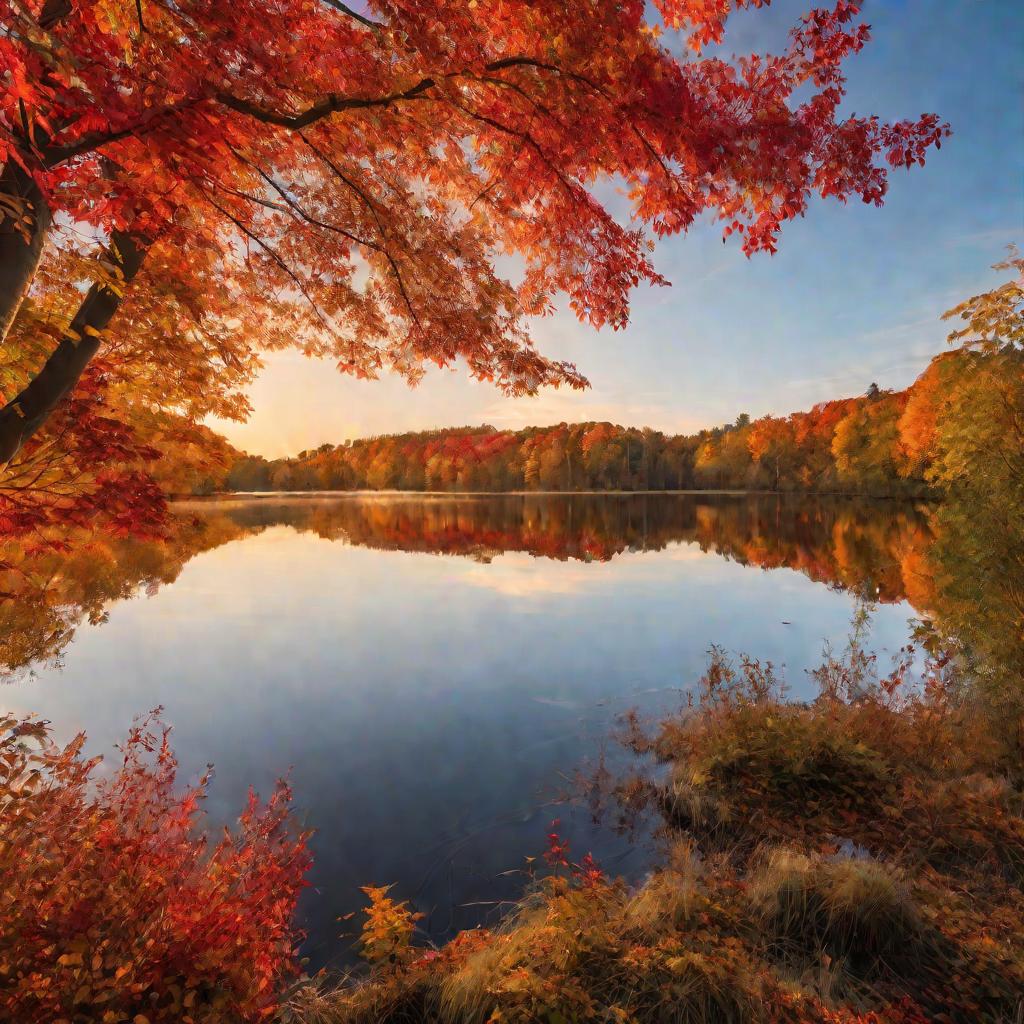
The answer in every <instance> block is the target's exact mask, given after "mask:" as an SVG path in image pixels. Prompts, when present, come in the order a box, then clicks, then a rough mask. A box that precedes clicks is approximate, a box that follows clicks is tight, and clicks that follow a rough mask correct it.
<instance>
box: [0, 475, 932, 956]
mask: <svg viewBox="0 0 1024 1024" xmlns="http://www.w3.org/2000/svg"><path fill="white" fill-rule="evenodd" d="M176 514H177V517H178V521H179V524H180V536H178V537H176V538H175V540H174V541H173V542H170V543H168V544H164V545H144V544H138V543H135V544H132V543H127V542H124V543H121V544H113V545H106V546H103V547H102V548H101V549H100V550H98V551H97V550H89V551H86V552H83V553H82V554H80V555H75V556H73V557H72V556H68V557H66V558H64V560H63V561H59V562H58V563H55V567H54V569H53V574H52V576H51V577H48V580H49V583H48V586H50V589H51V593H50V596H49V597H47V598H46V600H45V601H43V600H40V601H39V602H37V603H36V604H33V603H32V602H31V601H28V600H25V601H22V602H21V605H20V607H18V608H15V609H13V610H10V609H9V610H8V613H7V614H6V615H5V617H3V618H0V627H2V629H3V630H4V631H5V635H3V636H0V642H2V644H3V648H2V651H3V656H4V657H5V658H6V659H7V661H8V665H7V667H8V668H9V669H12V670H16V671H15V672H14V674H13V681H11V682H9V683H8V684H7V685H6V686H5V687H4V689H3V690H2V691H0V703H3V704H4V705H6V706H7V708H8V710H12V711H15V712H20V713H27V712H34V713H37V714H39V715H41V716H43V717H44V718H48V719H50V720H51V721H52V722H53V723H54V727H55V730H56V732H57V734H58V736H60V737H62V738H65V737H69V736H71V735H72V734H74V733H75V732H77V731H78V730H85V731H86V732H87V733H88V736H89V743H88V749H89V750H90V751H91V752H98V753H102V752H109V751H110V748H111V746H112V745H113V744H114V743H115V742H117V741H118V740H119V739H121V738H123V737H124V735H125V732H126V730H127V728H128V726H129V724H130V723H131V721H132V717H133V716H134V715H136V714H138V713H140V712H145V711H146V710H148V709H150V708H152V707H154V706H156V705H163V706H164V708H165V709H166V710H165V717H166V719H167V721H168V722H170V723H171V724H172V725H173V726H174V741H175V748H176V750H177V752H178V754H179V757H180V760H181V764H182V769H183V773H184V774H185V775H187V776H189V777H194V776H195V775H197V774H198V772H199V771H200V770H201V769H202V767H203V766H204V765H206V763H207V762H213V763H214V765H215V769H216V773H215V778H214V781H213V785H212V789H211V796H210V800H209V801H208V804H207V807H208V811H209V813H210V815H211V817H212V818H213V819H214V820H215V821H220V820H230V819H231V818H232V817H233V815H234V813H235V812H237V810H238V809H239V808H240V807H241V805H242V802H243V800H244V796H245V793H246V790H247V788H248V786H249V785H253V786H255V787H256V788H257V790H260V791H262V792H264V793H266V792H268V791H269V789H270V788H271V786H272V783H273V780H274V779H275V777H277V776H279V775H281V774H282V773H285V772H287V771H288V770H289V768H291V779H292V783H293V786H294V790H295V798H296V804H297V805H298V807H299V808H300V811H301V814H302V816H303V818H304V819H305V820H306V822H307V823H308V824H309V825H310V826H311V827H313V828H315V829H316V836H315V839H314V842H313V849H314V854H315V859H316V860H315V865H316V866H315V869H314V871H313V875H312V882H313V885H314V889H313V890H312V891H311V892H310V893H308V894H307V897H306V898H305V899H304V903H303V921H304V924H305V927H306V928H307V930H308V932H309V939H308V942H307V946H306V952H307V955H308V956H309V957H310V960H311V963H312V965H313V966H320V965H322V964H325V963H337V962H340V961H343V960H344V959H345V958H346V957H347V956H349V955H350V947H351V938H350V937H349V938H345V937H341V932H342V931H343V929H344V928H345V927H347V926H345V925H343V924H339V923H338V921H337V918H339V917H340V916H341V915H344V914H346V913H347V912H349V911H351V910H354V909H356V908H357V907H359V906H360V905H361V903H362V897H361V894H360V893H359V891H358V887H359V886H360V885H366V884H388V883H394V885H395V889H394V893H395V895H397V896H399V897H401V898H408V899H410V900H412V901H413V902H414V903H415V904H416V905H417V906H418V908H419V909H421V910H423V911H424V912H425V913H426V914H428V918H427V920H426V922H425V924H426V926H427V928H428V929H429V930H430V931H431V932H432V933H433V934H434V935H435V937H437V938H442V937H444V935H445V934H447V933H448V932H450V931H451V930H452V929H453V928H460V927H466V926H469V925H472V924H474V923H476V922H478V921H481V920H486V919H487V918H488V916H493V914H494V913H495V909H494V901H499V900H501V899H503V898H506V897H510V896H514V895H515V892H516V891H517V889H518V886H519V885H520V884H521V877H520V876H517V875H515V874H511V875H510V874H507V872H509V871H510V870H512V869H517V868H520V867H522V866H523V864H524V858H525V857H527V856H528V855H533V854H538V853H539V852H541V850H542V849H543V847H544V841H545V834H546V832H547V831H548V826H549V823H550V821H551V819H552V818H556V817H558V818H560V819H561V821H562V831H563V833H564V834H566V835H567V836H568V837H569V839H570V841H571V843H572V848H573V851H574V853H575V854H576V855H578V856H581V855H582V854H583V853H585V852H587V851H588V850H592V851H593V853H594V855H595V856H596V857H597V858H598V859H599V860H601V861H603V862H604V864H605V866H606V867H607V868H609V869H610V870H611V871H613V872H620V873H624V874H627V875H632V876H634V877H635V876H636V875H637V874H638V873H640V872H642V871H643V868H644V863H645V857H646V856H647V854H646V851H645V848H644V847H643V845H639V846H637V845H635V844H632V845H631V844H629V843H628V842H626V841H625V840H624V839H622V838H620V837H616V836H614V835H613V834H611V833H610V832H609V831H608V830H606V829H603V828H601V827H598V826H595V825H594V824H592V822H591V821H590V816H589V813H588V812H587V810H586V809H585V808H583V807H579V806H574V805H571V804H559V803H557V801H558V800H559V798H560V796H561V795H562V794H564V793H565V792H567V791H568V790H570V789H571V784H570V779H571V776H572V775H573V773H574V771H575V770H576V769H578V768H580V767H581V766H583V767H587V766H591V767H592V766H593V765H594V764H595V763H596V761H597V759H598V758H599V757H600V755H601V752H602V750H607V752H608V756H609V758H610V759H611V760H612V761H615V760H616V758H619V757H621V754H619V753H618V752H617V748H616V747H615V746H614V744H611V743H609V742H608V737H609V735H610V734H611V733H612V731H613V730H614V728H615V723H616V718H617V716H619V715H620V714H621V713H622V712H624V711H626V710H627V709H629V708H631V707H637V708H638V709H639V710H640V712H641V713H642V715H644V716H649V717H651V718H656V716H658V715H659V714H662V713H664V712H665V711H667V710H669V709H671V708H673V707H678V706H679V704H680V703H681V702H682V701H684V700H685V692H686V690H688V689H689V688H690V687H691V686H692V685H693V683H694V682H695V681H696V679H697V678H698V677H699V676H700V674H701V672H702V669H703V667H704V665H705V662H706V652H707V649H708V646H709V645H710V644H712V643H714V644H720V645H722V646H724V647H725V648H728V649H730V650H733V651H737V652H738V651H746V652H749V653H751V654H753V655H756V656H757V657H760V658H762V659H770V660H772V661H773V662H775V663H776V664H777V665H781V666H785V674H786V676H787V678H788V680H789V682H790V684H791V687H792V692H793V694H794V696H796V697H800V696H801V695H806V694H808V693H809V692H810V689H811V688H810V686H809V685H808V682H807V678H806V670H807V669H808V668H810V667H813V666H814V665H816V664H817V663H818V659H819V656H820V653H821V648H822V643H823V641H825V640H829V641H831V642H832V643H833V644H835V645H837V646H842V644H843V642H844V640H845V638H846V636H847V632H848V625H849V622H850V618H851V614H852V611H853V608H854V604H855V600H856V597H857V596H858V595H860V596H868V597H871V598H873V599H876V600H878V601H879V602H880V603H879V605H878V608H877V610H876V612H875V615H874V629H873V643H874V647H875V649H876V650H877V651H879V652H880V653H882V654H883V655H884V653H885V652H887V651H888V652H893V651H895V650H896V649H897V648H898V647H899V646H901V645H902V644H904V643H906V641H907V639H908V636H909V632H910V626H909V620H911V619H912V617H913V615H914V609H913V608H912V607H911V605H910V604H909V603H908V602H907V600H906V595H907V593H908V592H910V593H911V594H912V592H913V581H912V572H913V565H914V557H915V554H916V553H919V552H920V550H921V549H922V547H923V546H926V545H927V544H928V540H929V536H928V530H927V525H926V517H925V515H924V512H923V511H922V510H921V509H918V508H915V507H914V506H912V505H907V504H896V503H892V502H879V503H864V502H854V501H840V500H836V501H824V500H811V499H800V500H797V499H783V498H778V497H772V496H754V497H751V496H736V495H699V496H698V495H659V496H653V495H652V496H636V495H633V496H601V497H598V496H578V497H572V498H570V497H522V496H518V497H517V496H506V497H500V498H495V497H465V498H452V497H429V496H423V495H393V496H392V495H389V496H366V495H361V496H360V495H347V496H326V497H325V496H263V497H255V498H251V499H231V500H216V501H204V502H189V503H183V504H181V505H179V506H177V509H176ZM54 581H56V582H54ZM54 588H56V590H55V591H54Z"/></svg>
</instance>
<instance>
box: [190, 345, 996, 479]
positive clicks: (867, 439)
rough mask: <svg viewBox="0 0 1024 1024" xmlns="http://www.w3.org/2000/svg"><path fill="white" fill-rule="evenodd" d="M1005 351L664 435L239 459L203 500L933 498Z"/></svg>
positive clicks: (478, 430) (504, 437) (970, 355)
mask: <svg viewBox="0 0 1024 1024" xmlns="http://www.w3.org/2000/svg"><path fill="white" fill-rule="evenodd" d="M1007 358H1009V354H1008V353H1006V352H999V351H996V352H992V351H986V352H982V351H973V350H969V349H959V350H955V351H951V352H947V353H944V354H942V355H940V356H938V357H936V358H935V359H933V360H932V362H931V363H930V364H929V366H928V367H927V368H926V370H925V371H924V373H922V374H921V376H920V377H919V378H918V379H917V380H916V381H915V382H914V383H913V384H912V385H911V386H910V387H909V388H907V389H905V390H903V391H887V390H881V389H879V388H878V387H876V386H875V385H874V384H872V385H871V387H870V388H869V389H868V390H867V392H866V393H864V394H863V395H861V396H859V397H856V398H841V399H836V400H833V401H829V402H823V403H821V404H819V405H816V406H814V408H813V409H811V410H809V411H807V412H797V413H793V414H791V415H789V416H785V417H775V416H765V417H763V418H761V419H757V420H752V419H751V418H750V417H749V416H748V415H746V414H741V415H740V416H738V417H737V418H736V420H735V421H734V422H732V423H728V424H726V425H725V426H721V427H715V428H713V429H708V430H702V431H700V432H699V433H697V434H676V435H670V434H665V433H662V432H661V431H657V430H651V429H649V428H643V429H640V428H636V427H621V426H617V425H615V424H612V423H595V422H587V423H574V424H567V423H559V424H557V425H556V426H550V427H527V428H525V429H522V430H498V429H495V428H494V427H491V426H480V427H457V428H450V429H441V430H429V431H422V432H418V433H404V434H387V435H381V436H377V437H370V438H365V439H360V440H354V441H346V442H344V443H343V444H339V445H332V444H324V445H321V446H320V447H319V448H316V449H313V450H310V451H303V452H300V453H299V454H298V455H297V456H295V457H294V458H288V459H278V460H273V461H268V460H266V459H264V458H262V457H260V456H251V455H244V456H240V457H238V458H237V459H235V460H234V462H233V463H232V464H231V465H230V467H229V468H228V469H227V471H226V475H225V476H224V478H223V479H222V480H208V481H206V482H205V486H206V488H207V489H210V490H217V489H223V490H230V491H268V490H269V491H316V490H392V489H395V490H409V491H448V492H455V491H497V492H501V491H616V490H622V491H646V490H653V491H658V490H685V489H691V488H692V489H718V488H727V489H732V488H735V489H751V490H753V489H764V490H782V491H818V492H850V493H859V494H868V495H878V496H924V495H927V494H931V493H935V492H937V491H940V490H941V489H942V487H943V483H944V477H945V476H946V474H947V470H948V468H949V466H950V464H951V463H953V462H955V461H956V458H957V453H956V448H957V447H958V446H960V445H962V444H963V443H964V442H963V440H962V438H963V437H964V431H965V430H966V429H967V428H968V427H969V421H970V419H971V417H972V411H971V410H972V407H975V408H976V406H972V402H973V401H974V399H976V398H977V395H978V392H979V391H984V390H986V389H988V390H989V391H990V389H991V387H992V382H993V380H997V379H998V378H999V377H1000V376H1001V375H1002V374H1004V373H1005V372H1007V371H1008V370H1011V372H1012V368H1009V367H1004V366H1002V365H997V364H1001V363H1002V362H1003V361H1005V360H1006V359H1007Z"/></svg>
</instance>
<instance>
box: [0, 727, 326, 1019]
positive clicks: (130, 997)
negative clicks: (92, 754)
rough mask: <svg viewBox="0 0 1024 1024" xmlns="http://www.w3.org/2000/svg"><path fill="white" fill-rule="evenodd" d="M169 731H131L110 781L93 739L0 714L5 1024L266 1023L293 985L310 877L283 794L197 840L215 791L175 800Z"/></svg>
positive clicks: (0, 945)
mask: <svg viewBox="0 0 1024 1024" xmlns="http://www.w3.org/2000/svg"><path fill="white" fill-rule="evenodd" d="M169 731H170V730H169V729H168V728H166V727H163V726H161V724H160V721H159V717H158V714H157V713H154V715H151V716H150V717H148V718H146V719H144V720H143V721H142V722H140V723H139V724H137V725H136V727H135V728H133V729H132V731H131V733H130V734H129V737H128V740H127V742H126V743H125V745H124V746H123V748H122V753H123V760H122V763H121V764H120V765H119V766H117V767H116V768H115V769H114V770H113V771H112V772H110V773H109V774H105V775H101V773H100V759H99V758H93V759H87V758H85V757H84V756H83V753H82V748H83V745H84V740H85V737H84V736H81V735H80V736H78V737H77V738H76V739H75V740H74V741H73V742H72V743H70V744H68V745H67V746H66V747H63V748H61V747H58V746H57V745H56V744H54V742H53V740H52V737H51V735H50V731H49V728H48V726H47V724H46V723H45V722H40V721H35V720H24V721H19V720H17V719H15V718H12V717H9V716H0V1019H3V1020H8V1021H17V1022H19V1024H37V1022H38V1024H43V1022H45V1024H60V1022H64V1024H79V1022H90V1024H92V1022H97V1024H100V1022H102V1024H122V1022H132V1024H162V1022H166V1024H172V1022H173V1024H224V1022H227V1021H232V1022H257V1021H265V1020H267V1019H268V1018H270V1017H271V1016H272V1015H273V1014H274V1013H275V1011H276V1009H277V1005H278V1002H279V993H280V991H281V989H282V988H283V986H284V984H286V983H287V982H288V981H290V980H291V979H292V978H294V977H295V975H296V974H297V971H298V962H297V960H296V957H295V948H296V943H297V939H298V936H297V934H296V932H295V930H294V927H293V924H292V918H293V913H294V909H295V901H296V899H297V898H298V895H299V892H300V890H301V889H302V887H303V884H304V883H303V878H304V875H305V872H306V870H307V868H308V866H309V855H308V853H307V851H306V837H305V836H304V835H300V834H296V833H295V831H294V830H293V828H292V826H291V823H290V820H289V801H290V793H289V791H288V788H287V786H286V785H284V784H283V783H282V784H280V785H279V787H278V789H277V790H276V792H275V793H274V794H273V795H272V796H271V798H270V800H269V801H268V802H267V803H266V804H264V805H260V804H259V802H258V801H257V799H256V797H255V795H251V796H250V800H249V804H248V806H247V807H246V808H245V810H244V812H243V813H242V815H241V817H240V819H239V827H238V828H237V829H236V830H235V831H234V832H227V831H226V832H225V835H224V837H223V838H222V839H221V840H220V842H218V843H216V844H213V845H212V846H210V845H208V843H207V841H206V840H205V838H203V837H202V836H201V835H200V834H198V833H197V831H196V827H197V825H198V824H199V820H200V809H199V808H200V801H201V799H202V797H203V795H204V790H205V786H206V779H205V778H204V779H203V780H201V781H200V782H199V784H198V785H197V786H195V787H193V788H191V789H188V790H186V791H184V792H179V791H178V790H177V789H176V769H177V763H176V761H175V759H174V755H173V753H172V751H171V747H170V742H169Z"/></svg>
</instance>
